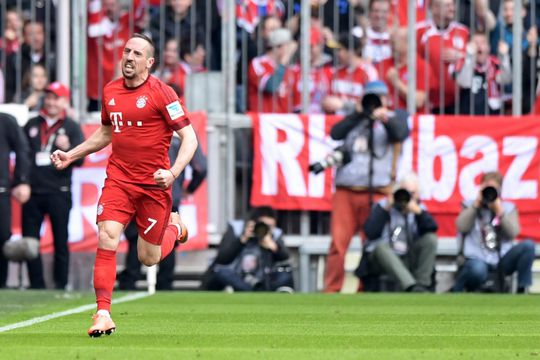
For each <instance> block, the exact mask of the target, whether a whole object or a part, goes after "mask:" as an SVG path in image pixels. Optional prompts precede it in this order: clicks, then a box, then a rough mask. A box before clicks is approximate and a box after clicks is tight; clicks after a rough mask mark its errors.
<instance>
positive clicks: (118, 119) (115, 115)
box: [109, 111, 142, 133]
mask: <svg viewBox="0 0 540 360" xmlns="http://www.w3.org/2000/svg"><path fill="white" fill-rule="evenodd" d="M109 117H110V118H111V123H112V124H113V126H114V132H115V133H119V132H120V126H124V121H123V120H122V112H121V111H118V112H111V113H109ZM126 126H142V121H131V120H128V121H126Z"/></svg>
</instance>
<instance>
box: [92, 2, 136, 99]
mask: <svg viewBox="0 0 540 360" xmlns="http://www.w3.org/2000/svg"><path fill="white" fill-rule="evenodd" d="M145 11H146V2H145V1H144V0H135V1H134V3H133V12H134V14H133V16H130V14H129V13H128V12H124V13H122V14H121V15H120V16H119V18H118V22H117V23H113V22H112V21H111V20H110V19H109V18H108V17H106V16H105V14H104V12H103V9H102V8H101V0H91V1H89V2H88V39H87V47H88V50H87V51H88V61H87V64H86V78H87V84H86V91H87V95H88V97H89V98H90V99H99V98H100V97H101V93H102V89H103V87H104V86H105V85H106V84H107V83H108V82H109V81H111V80H113V79H114V76H115V72H116V70H117V67H118V64H119V62H120V60H121V59H122V51H123V50H124V45H125V43H126V42H127V41H128V40H129V38H130V36H131V35H132V34H133V33H134V32H138V31H139V30H140V29H139V28H138V27H136V26H134V27H133V28H130V24H135V23H137V22H138V21H139V20H140V19H141V18H142V17H143V16H144V14H145ZM130 18H131V19H130Z"/></svg>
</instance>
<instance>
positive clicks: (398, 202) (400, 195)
mask: <svg viewBox="0 0 540 360" xmlns="http://www.w3.org/2000/svg"><path fill="white" fill-rule="evenodd" d="M393 197H394V208H395V209H396V210H397V211H401V212H403V211H404V210H405V209H406V208H407V204H408V203H409V201H411V198H412V196H411V193H410V192H408V191H407V190H405V189H403V188H401V189H397V190H396V191H394V195H393Z"/></svg>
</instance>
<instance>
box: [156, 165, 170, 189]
mask: <svg viewBox="0 0 540 360" xmlns="http://www.w3.org/2000/svg"><path fill="white" fill-rule="evenodd" d="M174 179H175V177H174V175H173V173H172V172H171V171H170V170H166V169H159V170H157V171H156V172H155V173H154V181H155V182H156V184H157V185H158V186H159V187H160V188H162V189H167V188H168V187H169V186H171V185H172V183H173V182H174Z"/></svg>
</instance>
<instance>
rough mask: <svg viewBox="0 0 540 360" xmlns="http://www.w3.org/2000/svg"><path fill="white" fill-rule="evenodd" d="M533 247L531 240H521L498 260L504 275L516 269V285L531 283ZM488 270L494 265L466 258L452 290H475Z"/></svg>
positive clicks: (485, 279) (484, 279) (486, 275)
mask: <svg viewBox="0 0 540 360" xmlns="http://www.w3.org/2000/svg"><path fill="white" fill-rule="evenodd" d="M534 249H535V246H534V243H533V242H532V241H531V240H525V241H522V242H520V243H519V244H516V245H514V246H513V247H512V248H511V249H510V251H508V252H507V253H506V254H505V255H504V256H503V257H502V259H501V261H500V265H501V267H502V271H503V273H504V274H505V275H511V274H513V273H514V272H516V271H517V273H518V287H523V288H526V287H528V286H531V284H532V263H533V261H534V256H535V254H534ZM490 270H496V266H493V265H489V264H488V263H486V262H484V261H482V260H479V259H467V260H466V261H465V264H463V267H462V268H461V270H460V272H459V274H458V276H457V279H456V283H455V285H454V288H453V290H454V291H455V292H461V291H463V290H464V289H467V290H469V291H474V290H477V289H478V288H480V287H481V286H482V285H483V284H484V283H485V282H486V281H487V278H488V272H489V271H490Z"/></svg>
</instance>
